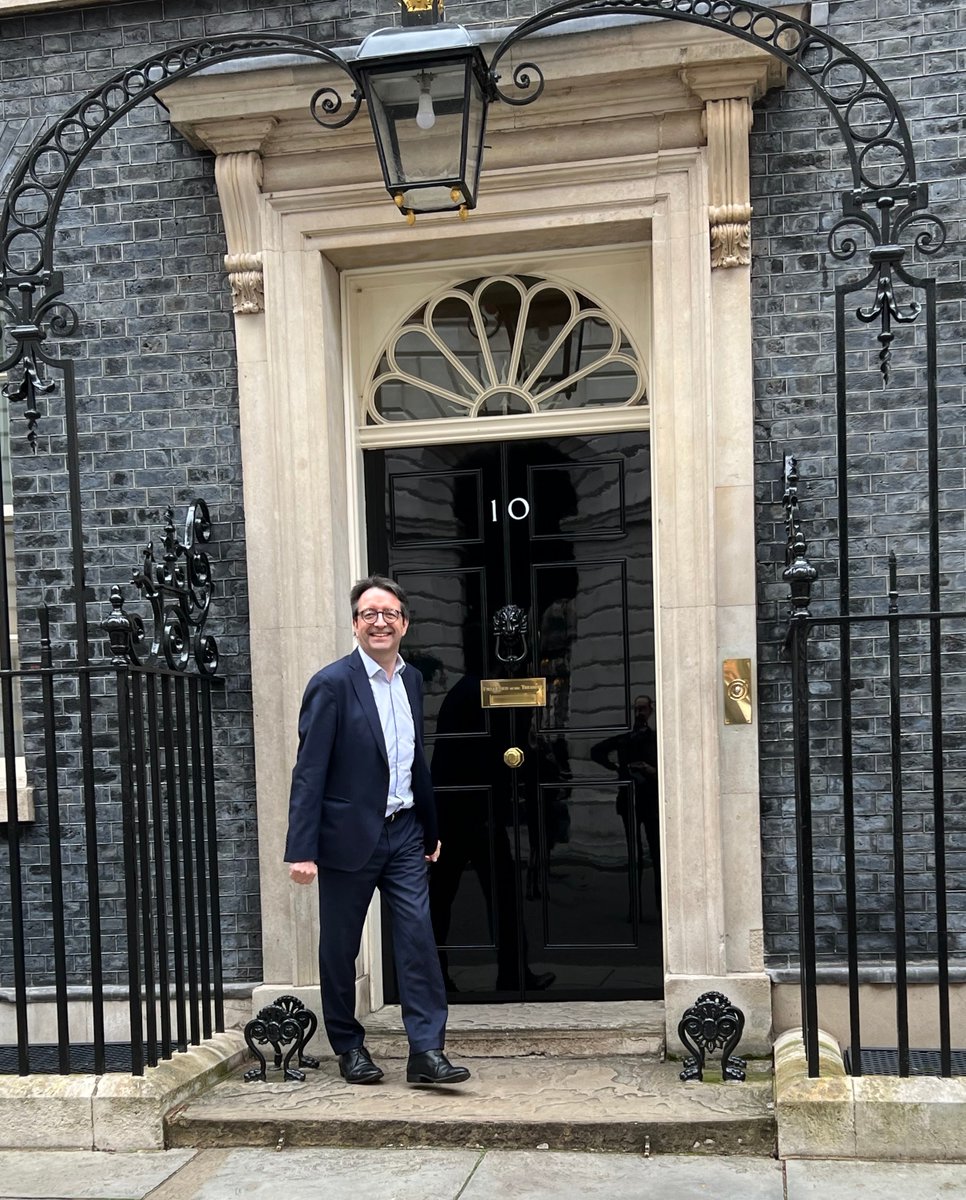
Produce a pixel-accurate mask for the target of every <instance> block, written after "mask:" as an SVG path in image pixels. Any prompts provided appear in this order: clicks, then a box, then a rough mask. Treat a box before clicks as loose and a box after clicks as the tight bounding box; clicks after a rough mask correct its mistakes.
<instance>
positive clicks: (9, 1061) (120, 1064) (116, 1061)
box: [0, 1042, 161, 1075]
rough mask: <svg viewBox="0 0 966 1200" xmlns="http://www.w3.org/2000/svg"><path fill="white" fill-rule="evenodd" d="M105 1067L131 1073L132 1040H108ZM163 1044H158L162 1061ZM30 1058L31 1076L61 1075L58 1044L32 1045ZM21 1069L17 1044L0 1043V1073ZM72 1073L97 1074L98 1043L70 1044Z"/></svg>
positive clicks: (114, 1070) (15, 1073) (109, 1069)
mask: <svg viewBox="0 0 966 1200" xmlns="http://www.w3.org/2000/svg"><path fill="white" fill-rule="evenodd" d="M104 1058H105V1068H106V1070H107V1071H108V1072H118V1073H124V1074H130V1072H131V1046H130V1043H129V1042H108V1043H107V1045H105V1047H104ZM160 1059H161V1047H160V1046H159V1047H158V1060H159V1061H160ZM28 1061H29V1065H30V1074H31V1075H57V1074H59V1073H60V1061H59V1058H58V1054H57V1046H56V1045H39V1046H31V1047H30V1048H29V1055H28ZM19 1072H20V1067H19V1063H18V1060H17V1047H16V1046H0V1075H17V1074H19ZM70 1074H71V1075H93V1074H94V1043H93V1042H80V1043H77V1044H74V1045H72V1046H71V1047H70Z"/></svg>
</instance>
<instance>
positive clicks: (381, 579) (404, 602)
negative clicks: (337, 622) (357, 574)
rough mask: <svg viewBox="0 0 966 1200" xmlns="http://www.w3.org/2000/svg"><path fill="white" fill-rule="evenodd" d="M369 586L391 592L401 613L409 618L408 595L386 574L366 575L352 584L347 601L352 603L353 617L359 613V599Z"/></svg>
mask: <svg viewBox="0 0 966 1200" xmlns="http://www.w3.org/2000/svg"><path fill="white" fill-rule="evenodd" d="M370 588H380V589H381V590H382V591H384V592H391V593H392V594H393V595H394V596H395V597H396V599H397V600H398V601H399V607H400V609H401V610H402V615H403V617H405V619H406V620H407V621H408V620H409V597H408V596H407V595H406V593H405V592H404V591H403V589H402V588H401V587H400V586H399V584H398V583H397V582H396V581H395V579H390V578H389V577H388V576H386V575H367V576H366V578H365V579H360V580H358V581H357V582H356V583H354V584H353V585H352V591H351V592H350V593H349V603H350V604H351V605H352V616H353V619H355V618H356V617H357V616H358V615H359V599H360V597H362V596H364V595H365V593H366V592H368V590H369V589H370Z"/></svg>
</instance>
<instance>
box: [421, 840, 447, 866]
mask: <svg viewBox="0 0 966 1200" xmlns="http://www.w3.org/2000/svg"><path fill="white" fill-rule="evenodd" d="M442 848H443V843H442V842H437V843H436V849H435V850H434V851H433V853H432V854H427V855H426V856H425V858H426V861H427V862H435V861H436V860H437V859H438V858H439V852H440V850H442Z"/></svg>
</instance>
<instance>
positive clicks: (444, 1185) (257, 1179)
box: [184, 1149, 481, 1200]
mask: <svg viewBox="0 0 966 1200" xmlns="http://www.w3.org/2000/svg"><path fill="white" fill-rule="evenodd" d="M480 1157H481V1152H480V1151H479V1150H402V1149H400V1150H375V1151H373V1150H284V1151H282V1153H280V1154H270V1153H267V1152H266V1151H264V1150H232V1151H229V1153H228V1154H227V1155H226V1156H225V1158H224V1161H223V1162H222V1164H221V1166H220V1167H219V1169H218V1170H217V1171H215V1172H214V1173H213V1174H212V1175H211V1176H210V1177H209V1178H208V1179H207V1180H205V1182H204V1184H203V1185H202V1186H201V1187H200V1188H199V1189H198V1190H197V1191H193V1192H190V1193H188V1195H186V1196H185V1197H184V1200H238V1198H239V1197H242V1196H243V1197H244V1198H245V1200H278V1197H279V1196H280V1195H282V1194H284V1197H285V1200H319V1197H320V1196H324V1197H325V1200H430V1198H432V1200H451V1198H455V1197H456V1196H460V1195H461V1189H462V1188H463V1185H464V1184H465V1182H466V1180H467V1179H468V1178H469V1176H470V1175H471V1174H472V1173H473V1170H474V1168H475V1167H476V1164H477V1162H478V1161H479V1159H480Z"/></svg>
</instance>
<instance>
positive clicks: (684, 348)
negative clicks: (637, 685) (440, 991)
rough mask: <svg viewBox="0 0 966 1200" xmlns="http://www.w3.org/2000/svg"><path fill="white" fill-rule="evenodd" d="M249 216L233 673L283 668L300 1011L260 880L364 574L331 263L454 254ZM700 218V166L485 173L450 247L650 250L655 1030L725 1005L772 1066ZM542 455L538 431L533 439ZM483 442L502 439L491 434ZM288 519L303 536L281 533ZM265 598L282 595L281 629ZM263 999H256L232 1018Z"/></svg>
mask: <svg viewBox="0 0 966 1200" xmlns="http://www.w3.org/2000/svg"><path fill="white" fill-rule="evenodd" d="M266 201H267V203H266V210H267V211H266V218H265V227H264V230H263V232H264V235H265V244H266V250H265V252H264V259H265V279H266V307H268V306H269V303H271V308H272V311H273V320H272V322H271V325H270V327H269V330H268V331H267V336H266V330H265V328H264V324H263V323H262V317H261V316H257V317H254V318H252V322H253V323H252V324H251V325H247V326H246V327H245V332H244V334H242V326H241V324H240V323H239V326H238V331H239V337H238V344H239V356H240V359H241V360H242V363H243V378H242V383H241V384H240V390H241V391H242V393H243V395H242V421H243V426H242V442H243V458H244V462H245V494H246V513H248V514H249V520H250V525H249V541H248V550H249V578H250V580H251V581H252V587H251V592H252V607H251V612H252V640H253V660H254V646H255V645H256V644H257V643H258V640H259V638H260V637H261V636H262V635H263V634H264V635H266V637H267V638H268V639H269V643H270V644H274V645H278V646H279V647H280V649H281V659H280V661H279V662H274V661H271V660H270V659H268V658H263V670H262V671H261V672H259V671H258V670H256V671H255V672H254V674H255V683H254V685H253V686H254V688H255V692H256V696H255V708H256V753H257V754H258V763H259V781H260V782H259V841H260V860H261V872H262V884H263V889H262V899H263V929H264V933H265V977H266V979H267V980H286V981H288V980H291V981H292V983H293V988H294V990H295V991H296V993H297V992H298V991H299V989H300V988H301V989H302V990H303V994H304V996H305V997H306V998H308V997H314V1000H313V1001H312V1002H314V1003H317V993H316V992H315V987H316V986H317V974H318V968H317V963H316V956H315V947H314V938H313V934H312V925H311V924H310V923H309V922H310V921H311V917H312V902H311V900H310V899H308V898H306V897H304V896H297V895H294V894H293V886H292V885H290V884H289V883H288V881H287V879H284V877H283V875H282V872H281V870H280V865H279V864H280V860H281V852H280V847H281V844H282V841H283V838H284V828H285V812H286V807H287V805H286V797H287V782H288V778H289V775H290V771H291V761H292V759H293V757H294V751H295V729H296V716H297V700H298V697H299V696H300V695H301V689H302V687H303V686H304V682H305V679H307V678H308V676H309V675H310V674H311V673H312V670H314V669H315V668H317V666H318V665H319V664H320V663H322V662H326V661H330V660H331V659H333V658H335V657H337V656H338V655H339V654H342V653H345V652H346V651H347V650H348V649H349V648H350V647H351V637H350V627H349V622H348V617H347V616H345V617H343V609H344V605H345V602H344V600H343V596H344V594H345V593H344V590H343V589H344V587H347V586H348V582H349V580H350V579H351V577H352V575H353V573H354V572H357V571H358V569H359V568H360V565H361V563H362V561H363V559H362V554H361V537H360V535H361V529H360V525H359V518H358V516H357V514H358V512H359V507H358V505H359V497H360V492H359V484H360V482H361V480H360V478H359V475H360V471H359V467H360V462H359V459H360V456H361V449H360V447H359V446H358V443H357V441H356V440H355V432H354V424H355V422H354V419H353V414H352V413H351V411H347V410H349V409H351V407H352V406H349V405H346V404H345V401H344V397H345V376H344V343H343V342H342V333H343V329H344V326H343V318H344V306H343V304H342V302H341V295H340V292H339V289H338V287H337V286H334V284H335V281H336V278H337V274H338V273H337V272H336V270H335V268H334V267H333V266H332V265H331V261H332V260H335V261H338V262H339V263H340V265H342V266H348V267H351V266H352V265H354V263H365V262H372V261H373V260H372V257H371V256H372V254H373V253H374V248H375V247H378V248H380V249H379V253H381V254H382V255H383V256H384V258H383V261H388V262H391V261H393V259H394V257H395V255H396V251H394V247H398V246H399V244H400V241H401V239H402V238H410V239H412V240H410V242H408V243H407V247H406V249H405V251H404V253H405V255H407V256H410V261H411V255H412V253H413V251H414V250H415V249H416V248H417V243H418V247H419V249H420V251H421V252H422V253H423V254H424V255H425V257H426V258H428V259H434V260H435V259H436V258H437V257H440V258H441V257H443V256H444V255H445V256H448V255H451V254H452V251H453V248H454V238H456V237H457V234H455V233H453V231H451V230H450V229H449V228H448V227H447V228H446V230H445V231H444V229H443V225H442V222H434V221H426V222H423V223H422V224H421V225H418V226H417V227H416V229H415V230H413V231H402V230H400V228H399V226H398V217H397V216H396V214H395V213H394V212H393V213H389V212H384V211H383V209H384V207H388V206H384V205H383V202H382V200H381V199H380V200H378V201H376V200H373V201H372V202H371V203H370V202H368V201H366V202H361V201H360V195H359V192H358V190H353V191H352V194H351V197H350V196H349V190H348V189H343V191H342V192H341V194H340V192H339V190H338V189H335V190H334V191H333V192H332V194H331V195H330V196H329V197H328V198H327V202H325V203H323V202H322V201H321V200H320V199H319V198H318V197H316V198H315V200H314V201H313V202H312V204H311V205H310V204H308V203H307V201H306V199H305V198H304V197H303V198H300V199H299V201H298V203H295V204H292V203H290V202H289V199H288V197H286V196H282V197H279V198H278V200H277V202H276V198H274V197H266ZM707 204H708V181H707V161H706V151H705V150H704V149H703V148H699V149H695V150H693V151H685V150H675V151H669V152H667V153H666V154H654V155H640V156H637V157H633V156H632V157H630V158H627V159H622V160H620V161H619V162H613V163H608V164H604V163H602V162H601V161H600V160H596V161H593V162H587V163H569V164H566V165H561V166H559V167H541V168H539V169H536V170H534V171H528V172H525V173H524V174H522V175H521V173H520V172H513V171H507V172H500V171H495V172H494V173H493V175H492V177H491V179H490V181H489V185H488V202H487V211H486V212H485V213H483V212H478V213H474V216H473V222H472V228H471V231H470V232H471V234H472V239H471V242H470V241H468V240H466V236H465V231H459V234H458V236H459V237H460V238H463V241H462V244H463V245H467V246H468V245H470V244H472V245H473V246H474V248H476V249H478V250H479V249H484V250H491V251H493V250H497V249H499V248H500V247H501V246H506V245H509V244H511V241H513V240H514V239H515V243H514V244H516V245H519V244H520V242H521V239H523V240H524V241H525V238H526V236H527V231H528V230H531V231H534V232H536V231H537V230H539V232H540V236H541V237H546V236H547V235H548V233H549V234H552V233H553V232H554V231H556V230H560V231H561V238H562V239H563V238H566V239H568V240H570V241H572V240H573V234H574V229H573V226H574V223H575V221H576V222H577V223H582V224H583V225H584V226H585V227H586V228H587V229H588V237H587V242H588V244H594V243H595V242H598V243H599V242H602V241H607V240H608V239H606V237H602V236H601V229H602V228H606V227H607V226H608V224H610V223H613V224H614V226H615V227H616V226H619V227H620V228H621V229H622V230H623V229H627V228H628V226H629V225H632V226H633V227H635V228H637V229H640V230H642V231H645V230H647V229H648V228H649V229H650V231H651V246H652V250H651V270H652V281H651V299H652V306H651V312H652V337H651V342H652V346H653V348H654V349H653V352H652V354H651V361H650V386H649V391H650V395H651V399H652V412H651V429H652V455H653V488H654V493H653V494H654V505H655V529H656V541H655V564H656V567H655V595H656V623H657V631H656V632H657V655H658V662H659V670H660V672H661V675H662V678H663V690H662V693H661V706H660V709H659V712H658V722H659V729H660V731H661V747H662V753H663V756H664V767H663V769H662V776H663V782H664V797H663V812H662V824H663V834H664V836H663V844H664V855H665V863H666V870H665V873H664V913H665V936H664V942H665V963H666V967H665V971H666V974H665V994H666V998H667V1000H666V1003H667V1012H668V1018H667V1019H668V1029H669V1036H671V1037H673V1034H674V1031H675V1030H676V1025H677V1020H678V1018H679V1017H680V1014H681V1012H682V1011H683V1009H684V1008H685V1007H687V1006H688V1005H689V1004H691V1003H693V1002H694V999H695V997H696V996H697V994H698V993H699V992H701V991H704V990H711V989H714V990H720V991H724V992H726V993H727V994H729V995H730V997H731V998H732V1000H733V1001H734V1002H735V1003H738V1004H739V1005H740V1006H741V1007H742V1008H744V1010H745V1012H746V1015H747V1026H746V1029H747V1037H746V1041H747V1042H748V1046H749V1051H750V1052H752V1053H754V1052H756V1051H763V1050H765V1049H767V1047H768V1046H769V1045H770V1041H769V1034H770V1024H771V1010H770V991H769V984H768V979H767V976H766V975H765V973H764V969H763V956H762V904H761V885H760V832H759V816H758V760H757V730H756V728H755V727H754V726H745V727H738V726H730V727H728V728H724V726H723V721H722V699H721V695H720V692H721V687H720V679H719V674H720V672H719V663H720V659H721V658H722V657H725V656H732V655H734V656H738V657H750V658H752V659H754V658H755V657H756V654H755V650H756V637H755V593H754V579H755V572H754V557H755V556H754V528H753V474H752V471H753V436H752V433H753V429H752V376H751V338H750V280H749V276H748V271H747V269H746V268H738V269H735V270H730V271H715V272H712V271H711V266H710V256H709V245H708V224H707ZM321 212H324V217H322V218H321V219H320V215H319V214H320V213H321ZM444 232H445V235H446V236H441V235H442V234H443V233H444ZM413 235H415V236H413ZM618 236H619V235H618ZM610 240H611V241H613V240H614V239H613V238H611V239H610ZM356 255H358V257H355V256H356ZM320 298H321V303H320ZM626 411H627V412H630V411H631V410H626ZM507 419H508V420H509V419H510V418H507ZM487 420H497V419H495V418H488V419H487ZM624 427H625V428H626V427H627V426H626V425H625V426H624ZM350 430H351V436H350ZM544 431H546V432H549V427H547V426H543V425H541V432H544ZM581 431H582V432H586V427H584V428H583V429H582V430H581ZM528 433H529V436H533V431H532V429H531V430H528ZM493 436H500V437H504V436H506V433H505V431H504V430H501V431H500V432H499V434H498V435H497V433H496V430H495V428H494V434H493ZM521 436H522V421H521ZM441 439H442V440H445V439H446V434H445V432H442V431H441ZM266 460H267V461H268V465H267V466H266ZM276 463H277V464H278V466H277V468H276V467H275V465H274V464H276ZM250 464H251V468H252V469H250ZM259 464H260V465H259ZM291 514H301V515H302V517H303V519H302V520H298V521H294V522H293V521H291V519H290V518H291ZM306 514H313V521H314V520H315V519H316V518H315V514H320V515H321V521H320V522H319V527H318V528H314V527H313V528H312V529H311V531H310V536H309V539H308V545H307V544H306V533H307V529H306V524H307V522H306V521H305V519H304V517H305V515H306ZM308 524H312V522H309V523H308ZM253 530H254V531H255V536H252V534H253ZM320 572H321V574H322V580H321V588H320ZM279 579H283V580H285V581H286V593H287V594H286V596H285V597H284V600H283V603H282V605H281V612H280V605H279V596H278V587H277V581H278V580H279ZM320 594H321V597H322V598H321V600H320ZM280 715H281V717H280ZM280 719H281V720H282V721H283V725H282V727H281V728H280V725H279V720H280ZM372 924H373V923H370V928H369V930H368V932H367V934H366V939H367V940H366V943H365V944H364V946H363V953H362V956H361V960H360V973H359V980H358V992H357V994H358V998H359V1002H360V1007H361V1010H362V1011H365V1009H367V1008H369V1007H370V1006H371V1005H373V1004H374V1003H376V1002H378V1001H379V1000H380V999H381V983H380V980H379V967H378V963H379V954H378V953H374V951H375V950H377V948H378V947H377V945H376V944H375V943H374V939H377V938H378V933H377V931H376V930H374V929H373V928H372ZM276 988H277V985H276V984H271V985H266V986H265V989H264V992H262V991H261V989H258V990H256V995H255V998H254V1001H253V1002H254V1003H258V1002H259V1001H260V1000H261V999H262V996H263V995H264V996H266V997H269V993H270V992H271V993H273V994H274V991H275V990H276ZM269 998H270V997H269ZM266 1002H267V1001H266Z"/></svg>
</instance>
